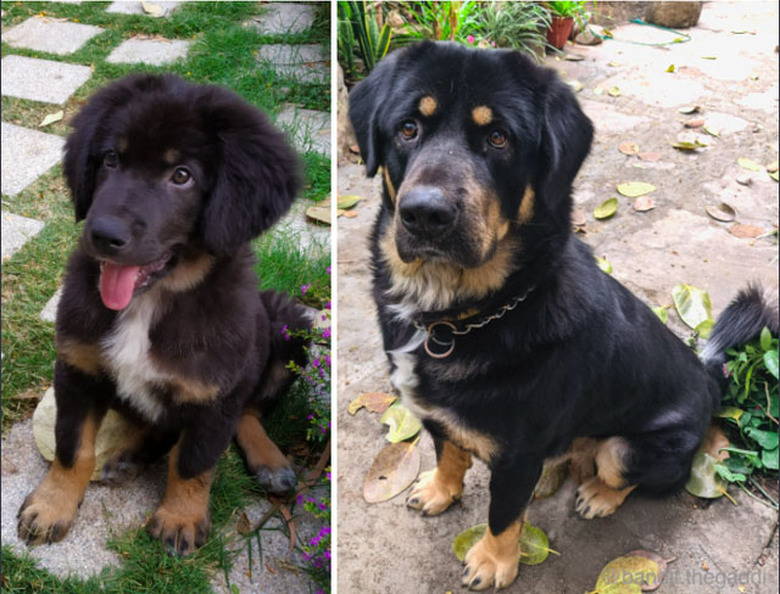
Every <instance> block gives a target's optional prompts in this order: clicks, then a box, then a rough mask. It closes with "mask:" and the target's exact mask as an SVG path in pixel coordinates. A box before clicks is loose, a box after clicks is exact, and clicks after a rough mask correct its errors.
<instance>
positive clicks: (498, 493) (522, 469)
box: [463, 454, 542, 590]
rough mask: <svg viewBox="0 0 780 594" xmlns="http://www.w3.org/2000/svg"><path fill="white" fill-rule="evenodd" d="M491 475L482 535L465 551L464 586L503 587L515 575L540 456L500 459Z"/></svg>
mask: <svg viewBox="0 0 780 594" xmlns="http://www.w3.org/2000/svg"><path fill="white" fill-rule="evenodd" d="M491 466H492V474H491V477H490V511H489V514H488V529H487V531H486V532H485V536H483V537H482V539H481V540H480V541H479V542H477V544H475V545H474V546H473V547H472V548H471V550H469V552H468V553H467V554H466V559H465V563H466V569H464V571H463V585H464V586H468V587H469V588H470V589H472V590H484V589H486V588H489V587H490V586H491V585H493V584H495V586H496V589H498V588H505V587H507V586H508V585H509V584H511V583H512V582H513V581H514V579H515V577H516V576H517V564H518V562H519V560H520V542H519V539H520V532H521V531H522V529H523V518H524V517H525V508H526V506H527V505H528V502H529V501H530V499H531V497H532V496H533V492H534V486H535V485H536V482H537V481H538V480H539V476H540V475H541V473H542V456H536V455H530V454H524V455H520V456H516V457H513V458H512V459H502V460H499V461H498V463H497V464H495V465H491Z"/></svg>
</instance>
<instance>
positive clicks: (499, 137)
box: [488, 130, 507, 149]
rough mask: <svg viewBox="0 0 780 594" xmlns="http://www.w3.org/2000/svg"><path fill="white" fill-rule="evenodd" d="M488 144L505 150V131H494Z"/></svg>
mask: <svg viewBox="0 0 780 594" xmlns="http://www.w3.org/2000/svg"><path fill="white" fill-rule="evenodd" d="M488 142H489V143H490V146H492V147H493V148H497V149H501V148H504V147H505V146H506V143H507V137H506V133H505V132H504V131H503V130H493V131H492V132H491V133H490V136H489V137H488Z"/></svg>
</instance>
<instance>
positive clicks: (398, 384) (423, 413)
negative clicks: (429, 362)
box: [388, 330, 430, 419]
mask: <svg viewBox="0 0 780 594" xmlns="http://www.w3.org/2000/svg"><path fill="white" fill-rule="evenodd" d="M425 337H426V334H425V332H423V331H422V330H418V331H417V332H416V333H415V334H414V336H412V338H411V340H410V341H409V342H407V343H406V344H405V345H404V346H402V347H400V348H398V349H394V350H392V351H388V354H389V355H390V358H391V359H392V361H393V364H394V365H395V369H394V370H393V373H392V375H391V376H390V381H391V382H392V383H393V387H395V389H396V390H398V391H399V392H400V394H401V401H402V403H403V405H404V406H405V407H406V408H407V409H408V410H409V412H411V413H412V414H413V415H414V416H416V417H417V418H418V419H425V418H426V417H428V416H429V414H430V411H428V410H427V409H426V408H424V407H423V406H421V405H420V403H419V401H418V398H417V395H416V394H417V386H418V385H419V383H420V380H419V378H418V377H417V373H416V372H415V370H414V368H415V366H416V364H417V356H416V355H415V354H414V351H415V350H417V348H418V347H419V346H420V345H421V344H422V343H423V342H424V341H425Z"/></svg>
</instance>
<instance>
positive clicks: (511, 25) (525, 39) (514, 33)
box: [463, 2, 552, 58]
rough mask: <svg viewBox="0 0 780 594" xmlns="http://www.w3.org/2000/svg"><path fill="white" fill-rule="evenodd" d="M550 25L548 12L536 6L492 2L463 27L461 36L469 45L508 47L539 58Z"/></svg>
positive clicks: (533, 4) (521, 3)
mask: <svg viewBox="0 0 780 594" xmlns="http://www.w3.org/2000/svg"><path fill="white" fill-rule="evenodd" d="M551 21H552V18H551V16H550V13H549V11H547V10H545V9H544V7H543V6H541V5H539V4H537V3H535V2H501V3H499V2H491V3H490V4H489V5H488V6H486V7H485V8H484V9H483V10H481V11H478V12H477V13H476V15H475V17H474V18H473V19H470V20H469V21H467V22H466V23H465V24H464V26H463V32H464V33H466V34H467V35H466V41H467V42H468V43H469V44H476V45H478V46H480V47H483V46H485V45H489V46H493V47H495V46H498V47H510V48H512V49H515V50H519V51H522V52H525V53H528V54H531V55H533V56H534V57H537V58H539V57H540V56H541V55H543V53H544V52H543V49H544V47H545V45H546V36H545V31H546V30H547V28H548V27H549V26H550V22H551Z"/></svg>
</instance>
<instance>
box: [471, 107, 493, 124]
mask: <svg viewBox="0 0 780 594" xmlns="http://www.w3.org/2000/svg"><path fill="white" fill-rule="evenodd" d="M471 119H473V120H474V123H475V124H476V125H477V126H487V125H488V124H489V123H490V122H492V121H493V110H492V109H490V108H489V107H488V106H487V105H480V106H479V107H475V108H474V109H473V110H472V111H471Z"/></svg>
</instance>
